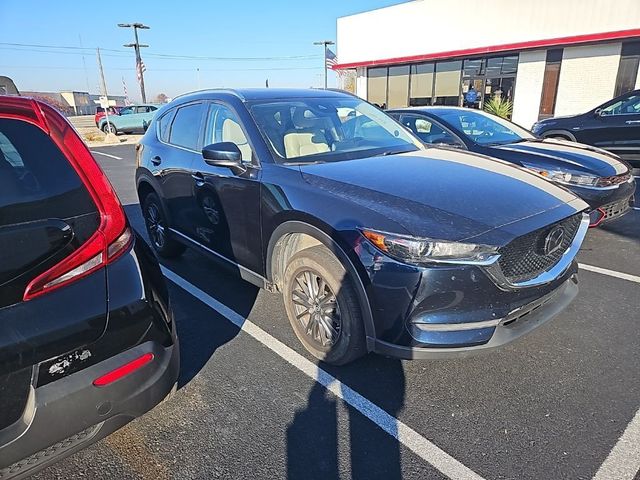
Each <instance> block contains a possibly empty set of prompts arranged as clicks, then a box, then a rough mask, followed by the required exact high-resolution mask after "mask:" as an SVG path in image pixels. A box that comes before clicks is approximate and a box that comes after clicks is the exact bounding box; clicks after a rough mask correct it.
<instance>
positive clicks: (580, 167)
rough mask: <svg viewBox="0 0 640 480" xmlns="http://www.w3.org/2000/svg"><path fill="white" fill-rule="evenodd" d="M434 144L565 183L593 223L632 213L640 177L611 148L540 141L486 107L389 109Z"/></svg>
mask: <svg viewBox="0 0 640 480" xmlns="http://www.w3.org/2000/svg"><path fill="white" fill-rule="evenodd" d="M388 113H389V114H391V115H392V116H393V117H395V118H396V119H398V120H399V121H400V123H402V124H403V125H404V126H405V127H407V128H408V129H409V130H411V131H412V132H413V133H414V134H415V135H416V136H417V137H418V138H420V140H422V141H423V142H424V143H426V144H431V145H449V146H452V147H457V148H461V149H465V150H469V151H472V152H475V153H480V154H483V155H488V156H490V157H493V158H498V159H501V160H505V161H507V162H511V163H514V164H516V165H519V166H521V167H524V168H526V169H528V170H530V171H533V172H536V173H538V174H539V175H542V176H543V177H545V178H547V179H548V180H550V181H552V182H554V183H557V184H559V185H562V186H564V187H566V188H568V189H570V190H571V191H572V192H574V193H575V194H576V195H578V196H579V197H581V198H582V199H583V200H585V201H586V202H587V203H588V204H589V207H590V213H589V215H590V221H591V226H592V227H593V226H597V225H600V224H601V223H602V222H604V221H609V220H613V219H614V218H618V217H620V216H622V215H624V214H625V213H627V212H628V211H629V210H630V209H631V207H632V206H633V202H634V194H635V189H636V184H635V180H634V178H633V175H632V174H631V168H630V167H629V165H628V164H627V163H626V162H624V161H623V160H621V159H620V158H618V157H617V156H616V155H614V154H612V153H610V152H607V151H605V150H602V149H599V148H595V147H592V146H588V145H583V144H580V143H575V142H569V141H565V140H561V139H555V138H554V139H544V140H543V139H540V138H537V137H535V136H534V135H532V134H531V133H530V132H529V131H527V130H525V129H524V128H522V127H520V126H518V125H516V124H514V123H512V122H509V121H507V120H505V119H503V118H500V117H496V116H494V115H490V114H488V113H486V112H483V111H480V110H473V109H469V108H459V107H418V108H407V109H401V110H391V111H389V112H388Z"/></svg>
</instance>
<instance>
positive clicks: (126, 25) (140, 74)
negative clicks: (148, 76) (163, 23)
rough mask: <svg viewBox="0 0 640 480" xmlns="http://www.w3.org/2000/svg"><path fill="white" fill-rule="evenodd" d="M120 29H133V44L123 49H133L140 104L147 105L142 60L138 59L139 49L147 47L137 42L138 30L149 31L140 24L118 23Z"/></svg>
mask: <svg viewBox="0 0 640 480" xmlns="http://www.w3.org/2000/svg"><path fill="white" fill-rule="evenodd" d="M118 26H119V27H121V28H133V36H134V38H135V43H128V44H126V45H124V46H125V47H133V48H134V50H135V52H136V72H137V74H138V81H139V82H140V93H141V95H142V103H147V94H146V93H145V91H144V71H143V68H142V65H143V64H142V58H141V57H140V48H144V47H148V46H149V45H141V44H140V42H139V41H138V29H141V30H149V27H148V26H146V25H144V24H142V23H119V24H118Z"/></svg>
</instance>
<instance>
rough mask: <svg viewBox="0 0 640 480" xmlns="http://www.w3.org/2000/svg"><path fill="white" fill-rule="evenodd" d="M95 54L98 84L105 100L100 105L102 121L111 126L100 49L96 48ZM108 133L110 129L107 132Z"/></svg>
mask: <svg viewBox="0 0 640 480" xmlns="http://www.w3.org/2000/svg"><path fill="white" fill-rule="evenodd" d="M96 52H97V54H98V69H99V70H100V82H101V83H102V93H103V95H104V98H105V103H104V104H101V107H102V108H103V109H104V119H105V121H106V125H107V126H109V125H111V124H110V123H109V95H108V94H107V82H106V81H105V79H104V70H103V69H102V57H100V49H99V48H96ZM107 132H110V129H108V130H107Z"/></svg>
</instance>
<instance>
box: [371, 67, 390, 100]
mask: <svg viewBox="0 0 640 480" xmlns="http://www.w3.org/2000/svg"><path fill="white" fill-rule="evenodd" d="M367 100H369V102H370V103H373V104H374V105H378V106H379V107H383V106H386V105H387V67H377V68H369V69H367Z"/></svg>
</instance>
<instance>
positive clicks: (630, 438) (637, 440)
mask: <svg viewBox="0 0 640 480" xmlns="http://www.w3.org/2000/svg"><path fill="white" fill-rule="evenodd" d="M639 471H640V410H638V411H637V412H636V416H635V417H633V420H631V423H629V425H627V428H626V429H625V431H624V433H623V434H622V436H621V437H620V439H619V440H618V443H616V446H615V447H613V450H611V453H609V456H608V457H607V459H606V460H605V461H604V463H603V464H602V465H601V466H600V468H599V469H598V471H597V472H596V475H595V477H593V480H611V479H613V478H615V479H616V480H632V479H633V478H634V477H635V475H636V474H637V473H638V472H639Z"/></svg>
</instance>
